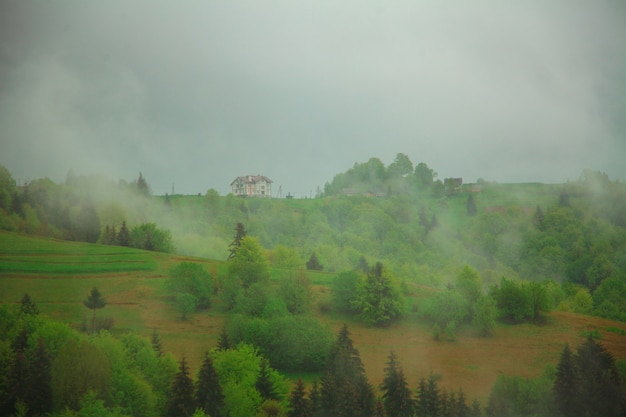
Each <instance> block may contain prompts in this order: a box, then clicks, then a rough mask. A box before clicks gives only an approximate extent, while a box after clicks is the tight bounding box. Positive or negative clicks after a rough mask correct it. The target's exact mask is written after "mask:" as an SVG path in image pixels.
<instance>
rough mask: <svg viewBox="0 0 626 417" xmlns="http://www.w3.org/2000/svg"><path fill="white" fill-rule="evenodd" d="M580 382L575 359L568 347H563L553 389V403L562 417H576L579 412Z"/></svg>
mask: <svg viewBox="0 0 626 417" xmlns="http://www.w3.org/2000/svg"><path fill="white" fill-rule="evenodd" d="M580 382H581V381H580V376H579V373H578V369H577V366H576V361H575V357H574V355H573V354H572V351H571V349H570V348H569V345H565V347H564V348H563V352H561V359H560V360H559V364H558V365H557V368H556V380H555V381H554V387H553V395H554V401H555V403H556V407H557V409H558V410H559V411H560V413H561V415H562V416H563V417H573V416H576V415H578V413H579V412H580V410H581V405H580V400H581V396H580V394H581V393H580V392H579V391H580V388H581V387H580Z"/></svg>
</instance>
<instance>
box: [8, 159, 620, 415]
mask: <svg viewBox="0 0 626 417" xmlns="http://www.w3.org/2000/svg"><path fill="white" fill-rule="evenodd" d="M0 228H1V229H3V230H5V231H8V232H11V233H19V234H27V235H32V236H35V235H36V236H44V237H51V238H55V239H62V240H69V241H77V242H88V243H92V244H97V245H98V247H113V246H114V247H122V248H124V247H126V248H135V249H140V250H144V251H151V252H162V253H170V254H178V255H185V256H191V257H198V258H203V259H213V260H217V261H219V262H220V264H219V265H220V267H219V268H218V269H217V270H207V269H206V268H204V267H203V266H202V265H201V264H198V263H197V262H185V261H182V262H178V263H177V264H176V265H175V266H173V267H172V268H171V269H170V270H169V272H168V276H167V279H165V282H164V286H165V287H164V288H165V289H166V290H167V292H168V293H169V294H171V297H170V298H171V300H170V301H171V303H172V305H173V306H174V307H175V310H176V311H177V313H178V314H179V315H180V316H179V319H180V320H182V321H185V320H187V319H188V317H189V316H190V315H193V314H199V313H200V314H202V313H203V312H207V311H212V310H219V311H221V312H223V313H224V314H225V315H226V316H227V320H226V321H225V325H224V327H223V328H222V330H221V333H220V335H219V343H218V345H217V346H215V347H213V348H211V349H209V350H208V351H207V352H206V354H205V356H204V357H203V358H202V360H201V363H202V365H201V366H200V367H199V369H198V370H197V372H196V373H195V374H194V373H192V372H191V371H190V369H189V366H188V364H187V362H186V361H187V360H188V359H189V358H185V357H183V358H174V357H173V355H172V354H171V353H168V352H164V351H163V350H162V348H161V347H160V342H159V335H158V333H157V332H156V331H155V332H154V333H153V335H152V339H149V338H146V337H142V336H140V335H137V334H133V333H128V334H121V335H120V334H114V333H111V331H110V330H111V329H110V328H109V327H110V326H107V323H106V321H104V320H102V319H101V318H99V316H97V310H99V309H101V308H102V307H104V305H106V301H105V300H104V296H102V295H101V294H100V293H99V291H98V289H97V288H95V287H94V288H93V289H92V292H91V293H90V294H89V296H88V297H87V298H86V299H85V301H84V306H85V307H86V308H88V309H89V310H92V312H93V317H92V321H91V323H83V325H82V328H76V326H70V325H69V324H67V323H63V322H59V321H55V320H53V319H51V318H49V317H45V316H43V315H41V314H39V311H38V308H37V305H36V302H37V300H31V299H30V297H29V296H28V294H24V297H23V298H22V300H21V302H18V300H13V305H9V304H6V305H4V304H3V305H0V314H2V316H3V319H2V328H1V329H0V334H1V339H0V340H1V342H2V344H1V345H0V348H1V352H0V367H1V368H2V371H3V372H2V375H4V376H3V378H2V380H0V397H1V398H0V407H2V408H1V413H2V415H80V416H91V415H133V416H135V415H146V416H159V415H167V416H189V415H198V416H201V415H210V416H213V417H215V416H218V415H221V416H227V415H228V416H251V415H262V416H265V415H267V416H270V415H276V416H279V415H287V416H383V415H386V416H459V417H460V416H482V415H486V416H522V415H536V416H544V415H545V416H549V415H550V416H552V415H562V416H578V415H580V416H584V415H590V414H589V413H592V414H594V413H595V412H596V411H597V410H602V413H601V415H607V416H610V415H623V412H624V410H625V409H626V408H625V404H624V399H625V392H624V384H623V379H624V376H625V373H626V372H625V370H626V369H625V368H626V367H625V366H624V362H623V361H621V360H617V361H616V360H615V359H614V357H613V356H612V354H611V353H610V352H609V351H608V350H606V349H605V347H604V346H603V345H602V341H601V339H600V338H598V337H597V334H594V333H593V332H589V334H588V335H587V336H588V337H586V338H585V339H584V341H582V342H581V343H580V344H579V345H577V346H569V345H565V346H563V350H562V352H561V355H560V359H559V360H558V362H555V363H552V364H548V363H546V364H545V366H546V369H545V372H544V375H542V376H539V377H536V378H523V377H519V376H514V375H513V376H510V375H509V376H507V375H500V376H499V377H498V378H497V380H496V382H495V384H494V385H493V387H492V390H491V394H490V396H489V398H488V400H487V401H486V402H483V403H480V402H479V401H476V400H475V399H470V398H466V395H465V394H464V392H463V390H462V389H461V387H459V390H458V391H450V392H449V391H447V390H446V389H443V388H441V387H439V386H438V379H437V376H436V375H434V374H431V375H424V376H423V377H422V378H421V380H420V381H419V384H418V385H417V386H408V383H407V380H406V379H405V372H406V371H407V370H406V369H403V367H402V365H401V359H399V358H398V357H397V356H396V355H395V353H394V352H393V351H391V352H389V356H388V358H387V362H386V363H385V364H382V363H381V364H380V365H381V368H384V371H383V373H384V381H383V382H382V384H380V386H374V385H372V384H371V383H370V381H369V379H368V376H367V374H366V373H365V371H364V367H363V363H362V362H361V359H360V357H359V350H358V346H355V345H354V343H353V341H352V339H351V336H350V335H351V333H350V330H349V328H348V327H347V326H344V327H342V328H341V329H340V330H339V331H338V332H336V333H333V332H332V331H330V330H329V329H328V328H327V327H326V326H324V325H323V324H322V323H321V322H320V319H319V317H320V315H322V316H323V315H324V314H339V315H341V317H346V318H349V319H350V322H351V323H353V324H357V325H359V326H364V328H367V327H383V328H384V327H389V326H392V325H393V324H394V323H397V322H401V321H402V320H408V319H409V317H417V318H418V319H419V320H422V321H424V322H427V323H429V326H430V328H431V335H432V338H433V340H437V341H439V342H440V343H455V342H456V340H457V338H458V333H459V332H461V331H469V330H468V329H471V332H472V334H474V335H475V337H481V338H489V337H493V331H494V328H495V327H496V323H503V324H504V325H511V326H515V325H516V324H517V323H531V324H533V325H537V326H545V325H548V326H549V325H550V324H549V317H548V315H549V312H550V311H561V312H570V313H575V314H583V315H595V316H598V317H603V318H607V319H611V320H616V321H626V305H625V303H626V231H625V230H624V229H625V228H626V186H625V185H624V184H622V183H620V182H619V181H611V180H610V179H609V178H608V177H607V176H606V175H605V174H603V173H601V172H595V171H584V172H583V173H582V174H581V177H580V178H579V179H578V180H576V181H573V182H568V183H565V184H498V183H495V182H489V181H485V180H482V179H481V180H478V181H476V182H475V183H466V184H463V183H462V182H461V181H458V179H452V178H445V179H443V180H442V179H438V178H437V174H436V172H435V171H434V170H432V169H431V168H429V167H428V166H427V165H426V164H425V163H419V164H417V165H416V166H415V167H414V166H413V163H412V162H411V161H410V160H409V158H408V157H407V156H406V155H403V154H398V155H397V157H396V159H395V160H394V162H393V163H391V164H390V165H389V166H384V165H383V164H382V163H381V162H380V160H379V159H377V158H371V159H370V160H369V161H367V162H365V163H356V164H355V165H354V166H353V167H352V168H350V169H349V170H347V171H346V172H344V173H340V174H338V175H336V176H335V177H334V179H333V180H332V181H331V182H329V183H327V184H326V186H325V188H324V192H323V195H320V196H318V197H317V198H314V199H312V198H311V199H298V200H296V199H253V198H249V199H246V198H238V197H234V196H232V195H226V196H220V195H219V194H218V193H217V192H216V191H215V190H214V189H209V190H208V191H207V192H206V194H205V195H197V196H184V195H164V196H155V195H152V193H151V191H150V186H149V183H148V181H147V179H146V178H144V177H143V175H142V174H139V177H138V178H137V179H136V180H133V181H124V180H120V181H117V182H116V181H112V180H109V179H105V178H102V177H83V176H77V175H75V174H73V173H71V172H70V173H69V174H68V176H67V178H66V180H65V182H63V183H55V182H53V181H51V180H49V179H46V178H44V179H39V180H35V181H31V182H29V183H27V184H16V183H15V181H14V180H13V178H12V176H11V174H10V172H8V171H7V170H6V169H5V168H3V167H0ZM2 268H5V269H3V273H10V272H11V271H10V268H11V265H10V262H8V263H6V265H5V266H3V267H2ZM312 271H316V272H317V273H323V274H327V275H324V277H325V278H324V279H325V280H326V281H325V282H324V286H323V293H322V295H327V296H325V297H323V298H322V299H320V298H319V294H317V295H318V298H316V296H315V294H314V292H315V291H320V289H319V288H316V289H314V288H313V287H314V286H313V285H312V283H311V279H310V273H311V272H312ZM318 287H319V286H318ZM326 291H327V293H326ZM424 291H428V294H429V296H428V297H426V298H424V299H419V298H416V296H415V294H416V293H418V292H424ZM3 301H4V300H3ZM353 324H351V326H352V325H353ZM72 370H75V372H73V371H72ZM303 372H304V373H307V372H308V373H312V374H313V375H316V377H314V378H312V379H309V380H307V381H304V382H303V381H302V380H301V379H298V378H296V379H289V378H288V377H286V376H285V375H287V374H294V373H303ZM79 387H80V388H79Z"/></svg>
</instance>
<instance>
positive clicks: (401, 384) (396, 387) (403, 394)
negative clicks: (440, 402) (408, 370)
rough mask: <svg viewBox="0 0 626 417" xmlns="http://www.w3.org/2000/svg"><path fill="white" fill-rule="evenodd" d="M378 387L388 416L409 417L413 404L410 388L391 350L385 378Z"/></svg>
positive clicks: (411, 413)
mask: <svg viewBox="0 0 626 417" xmlns="http://www.w3.org/2000/svg"><path fill="white" fill-rule="evenodd" d="M380 389H381V391H382V400H383V404H384V406H385V411H386V414H387V415H388V416H398V417H411V416H412V415H413V409H414V405H413V399H412V398H411V390H410V389H409V387H408V384H407V382H406V378H405V377H404V372H403V371H402V367H401V366H400V365H399V364H398V361H397V357H396V354H395V353H394V352H393V351H392V352H391V353H390V354H389V356H388V362H387V367H386V368H385V378H384V379H383V382H382V384H381V386H380Z"/></svg>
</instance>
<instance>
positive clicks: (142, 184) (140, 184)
mask: <svg viewBox="0 0 626 417" xmlns="http://www.w3.org/2000/svg"><path fill="white" fill-rule="evenodd" d="M137 191H138V192H139V194H140V195H143V196H149V195H150V186H149V185H148V182H147V181H146V179H145V178H144V177H143V174H142V173H141V172H140V173H139V178H137Z"/></svg>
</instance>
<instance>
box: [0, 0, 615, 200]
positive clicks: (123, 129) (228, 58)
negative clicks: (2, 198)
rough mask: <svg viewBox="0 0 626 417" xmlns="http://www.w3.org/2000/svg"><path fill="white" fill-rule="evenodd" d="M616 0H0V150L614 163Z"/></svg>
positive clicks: (40, 156) (167, 183)
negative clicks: (467, 0)
mask: <svg viewBox="0 0 626 417" xmlns="http://www.w3.org/2000/svg"><path fill="white" fill-rule="evenodd" d="M624 39H626V3H624V2H622V1H617V0H615V1H612V0H599V1H596V2H587V1H576V0H575V1H565V0H556V1H550V2H545V1H529V2H500V3H494V2H487V1H477V2H471V4H470V3H467V4H466V3H461V2H458V3H457V4H450V3H448V4H445V3H441V2H434V1H421V2H403V1H395V2H385V3H382V2H373V1H365V2H363V1H343V2H339V3H337V2H330V1H319V2H287V1H270V2H262V3H261V2H253V1H232V2H212V1H211V2H200V1H191V2H184V3H180V2H166V1H156V2H152V1H132V0H131V1H107V2H81V1H64V2H55V3H49V2H44V1H30V2H23V1H17V0H4V1H2V3H1V5H0V164H2V165H4V166H6V167H7V168H8V169H9V171H11V172H12V174H13V175H14V177H15V178H16V179H17V180H18V181H27V180H29V179H35V178H40V177H50V178H51V179H52V180H55V181H60V180H63V179H65V176H66V174H67V172H68V171H69V170H70V169H73V170H74V171H75V172H76V173H77V174H81V175H83V174H84V175H89V174H102V175H105V176H107V177H110V178H112V179H119V178H124V179H126V180H132V179H135V178H136V177H137V176H138V173H139V172H140V171H141V172H142V173H143V175H144V176H145V177H146V179H147V180H148V182H149V183H150V185H151V187H152V190H153V192H154V193H156V194H164V193H166V192H170V193H171V192H172V187H174V191H175V192H176V193H185V194H191V193H199V192H201V193H204V192H206V190H207V189H209V188H214V189H216V190H218V191H219V192H220V193H221V194H225V193H227V192H229V191H230V188H229V184H230V183H231V182H232V180H233V179H234V178H235V177H237V176H239V175H248V174H262V175H266V176H268V177H270V178H271V179H272V180H273V181H274V193H277V192H278V190H279V189H281V190H282V192H283V195H286V194H287V193H292V194H295V195H296V197H303V196H308V195H311V194H315V192H316V189H317V187H321V188H323V186H324V183H325V182H327V181H331V180H332V178H333V176H334V175H335V174H337V173H339V172H343V171H345V170H346V169H347V168H349V167H351V166H352V165H353V164H354V163H355V162H364V161H366V160H367V159H369V158H370V157H379V158H380V159H381V160H382V161H383V162H384V163H386V164H389V163H391V162H392V161H393V158H394V157H395V155H396V154H397V153H399V152H401V153H405V154H406V155H408V156H409V158H410V159H411V160H412V161H413V162H414V163H415V164H417V163H418V162H421V161H423V162H426V163H427V164H428V165H429V166H430V167H431V168H433V169H434V170H435V171H437V172H438V173H439V177H440V178H444V177H449V176H454V177H463V178H464V180H465V182H472V181H475V180H476V179H478V178H484V179H487V180H493V181H499V182H528V181H540V182H563V181H567V180H569V179H577V178H578V176H579V175H580V174H581V172H582V171H583V170H584V169H587V168H588V169H593V170H600V171H603V172H606V173H607V174H608V175H609V176H610V177H611V179H621V180H624V179H626V164H624V163H623V158H624V156H625V155H626V122H625V121H624V117H623V115H624V111H625V109H626V42H624Z"/></svg>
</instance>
